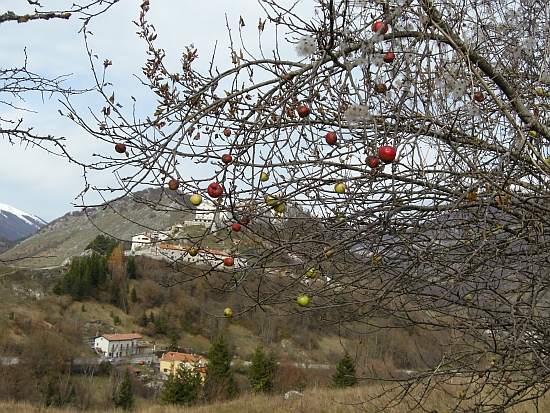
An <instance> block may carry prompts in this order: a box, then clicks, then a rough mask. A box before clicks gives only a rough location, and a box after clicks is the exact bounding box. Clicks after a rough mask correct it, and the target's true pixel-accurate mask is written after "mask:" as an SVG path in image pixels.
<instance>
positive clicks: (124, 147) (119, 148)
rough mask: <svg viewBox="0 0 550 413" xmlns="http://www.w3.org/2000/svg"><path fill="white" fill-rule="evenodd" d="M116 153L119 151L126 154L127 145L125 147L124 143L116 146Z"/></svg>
mask: <svg viewBox="0 0 550 413" xmlns="http://www.w3.org/2000/svg"><path fill="white" fill-rule="evenodd" d="M115 151H117V152H118V153H124V152H126V145H124V144H123V143H117V144H116V145H115Z"/></svg>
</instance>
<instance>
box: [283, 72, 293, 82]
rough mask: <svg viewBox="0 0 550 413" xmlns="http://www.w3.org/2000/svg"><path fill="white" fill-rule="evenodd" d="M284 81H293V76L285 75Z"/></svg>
mask: <svg viewBox="0 0 550 413" xmlns="http://www.w3.org/2000/svg"><path fill="white" fill-rule="evenodd" d="M283 80H286V81H287V82H288V81H289V80H292V76H291V75H289V74H288V73H285V74H284V75H283Z"/></svg>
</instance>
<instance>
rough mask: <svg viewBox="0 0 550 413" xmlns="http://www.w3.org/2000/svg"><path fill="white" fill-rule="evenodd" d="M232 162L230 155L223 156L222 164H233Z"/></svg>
mask: <svg viewBox="0 0 550 413" xmlns="http://www.w3.org/2000/svg"><path fill="white" fill-rule="evenodd" d="M232 160H233V157H232V156H231V155H230V154H228V153H224V154H223V155H222V162H223V163H231V161H232Z"/></svg>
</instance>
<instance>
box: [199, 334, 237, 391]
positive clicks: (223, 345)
mask: <svg viewBox="0 0 550 413" xmlns="http://www.w3.org/2000/svg"><path fill="white" fill-rule="evenodd" d="M208 360H209V361H208V368H207V369H206V381H205V392H206V393H207V394H208V397H209V398H210V399H231V398H233V397H235V396H236V394H237V388H236V387H235V381H234V379H233V370H231V354H230V353H229V346H228V344H227V340H226V338H225V337H224V336H218V337H217V338H216V339H215V340H214V341H213V342H212V346H211V347H210V351H209V352H208Z"/></svg>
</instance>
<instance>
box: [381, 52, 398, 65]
mask: <svg viewBox="0 0 550 413" xmlns="http://www.w3.org/2000/svg"><path fill="white" fill-rule="evenodd" d="M382 60H384V62H386V63H393V61H394V60H395V53H394V52H388V53H386V54H385V55H384V57H382Z"/></svg>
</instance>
